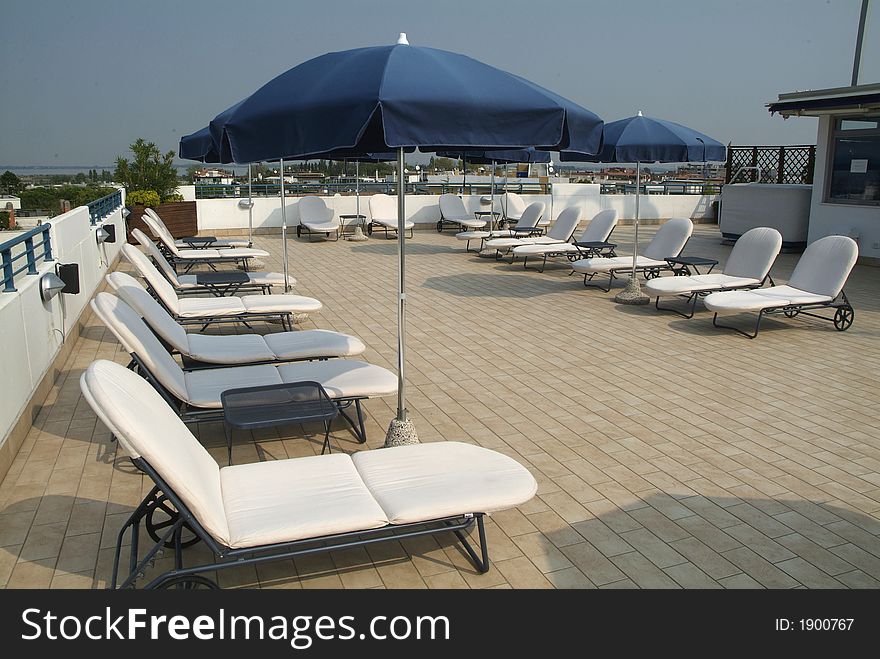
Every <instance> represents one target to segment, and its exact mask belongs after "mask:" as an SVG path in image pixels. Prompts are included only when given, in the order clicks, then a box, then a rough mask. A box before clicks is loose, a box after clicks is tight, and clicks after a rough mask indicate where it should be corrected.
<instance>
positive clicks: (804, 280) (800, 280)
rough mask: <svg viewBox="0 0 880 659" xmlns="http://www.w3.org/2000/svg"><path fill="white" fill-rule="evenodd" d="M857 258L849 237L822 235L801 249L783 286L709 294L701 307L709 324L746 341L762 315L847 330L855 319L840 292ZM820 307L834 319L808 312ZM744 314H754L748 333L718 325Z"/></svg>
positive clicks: (857, 249) (850, 306)
mask: <svg viewBox="0 0 880 659" xmlns="http://www.w3.org/2000/svg"><path fill="white" fill-rule="evenodd" d="M740 240H742V239H740ZM858 257H859V246H858V245H857V244H856V242H855V241H854V240H853V239H852V238H849V237H848V236H826V237H825V238H820V239H819V240H817V241H816V242H814V243H811V244H810V245H809V246H808V247H807V249H805V250H804V253H803V254H802V255H801V258H800V259H799V260H798V264H797V266H795V269H794V272H792V273H791V278H790V279H789V280H788V284H787V285H785V286H771V287H769V288H761V289H757V290H752V291H722V292H720V293H712V294H710V295H707V296H706V298H705V299H704V300H703V304H705V305H706V308H707V309H709V311H714V312H715V315H714V316H713V318H712V324H713V325H715V326H716V327H723V328H726V329H732V330H735V331H737V332H739V333H740V334H742V335H744V336H747V337H749V338H750V339H754V338H755V337H756V336H758V330H759V329H760V327H761V320H762V319H763V317H764V316H765V315H766V314H772V313H780V312H781V313H782V314H783V315H785V317H786V318H794V317H795V316H797V315H799V314H803V315H804V316H810V317H812V318H820V319H822V320H830V321H831V322H833V323H834V327H835V329H837V330H839V331H841V332H843V331H845V330H847V329H849V328H850V326H851V325H852V323H853V318H854V317H855V312H854V311H853V308H852V305H851V304H850V303H849V300H848V299H847V297H846V293H844V292H843V286H844V284H845V283H846V280H847V278H849V274H850V272H852V269H853V267H854V266H855V264H856V260H857V259H858ZM822 308H831V309H834V310H835V311H834V316H832V317H831V318H828V317H827V316H821V315H819V314H815V313H812V311H813V310H817V309H822ZM808 310H809V311H808ZM748 312H757V314H758V319H757V321H756V322H755V329H754V331H753V332H751V333H749V332H745V331H743V330H741V329H739V328H737V327H731V326H729V325H722V324H720V323H719V322H718V316H719V315H727V314H738V313H748Z"/></svg>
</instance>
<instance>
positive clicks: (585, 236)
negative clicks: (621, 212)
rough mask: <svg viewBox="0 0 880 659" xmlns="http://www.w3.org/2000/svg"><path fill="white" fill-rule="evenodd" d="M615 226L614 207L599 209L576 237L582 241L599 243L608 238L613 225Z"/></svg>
mask: <svg viewBox="0 0 880 659" xmlns="http://www.w3.org/2000/svg"><path fill="white" fill-rule="evenodd" d="M616 226H617V211H616V210H614V209H609V210H604V211H599V212H598V213H596V214H595V215H594V216H593V219H592V220H590V223H589V224H588V225H587V228H586V229H584V231H583V233H581V235H580V237H579V238H578V241H579V242H582V243H601V242H605V241H606V240H608V237H609V236H610V235H611V232H612V231H614V227H616Z"/></svg>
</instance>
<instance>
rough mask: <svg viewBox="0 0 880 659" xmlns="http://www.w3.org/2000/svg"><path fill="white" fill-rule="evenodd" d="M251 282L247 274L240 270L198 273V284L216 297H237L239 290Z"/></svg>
mask: <svg viewBox="0 0 880 659" xmlns="http://www.w3.org/2000/svg"><path fill="white" fill-rule="evenodd" d="M250 280H251V278H250V277H249V276H248V274H247V273H246V272H241V271H239V270H233V271H225V270H224V271H223V272H197V273H196V284H198V285H199V286H204V287H205V288H207V289H208V290H209V291H211V293H213V294H214V295H215V296H216V297H224V296H227V295H235V294H236V293H237V292H238V289H239V288H241V287H242V286H243V285H244V284H247V283H248V282H250Z"/></svg>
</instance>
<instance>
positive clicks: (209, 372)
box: [184, 364, 282, 409]
mask: <svg viewBox="0 0 880 659" xmlns="http://www.w3.org/2000/svg"><path fill="white" fill-rule="evenodd" d="M184 378H185V379H186V402H187V403H189V404H190V405H193V406H194V407H204V408H211V409H218V408H220V407H222V405H221V404H220V394H221V393H223V392H224V391H226V390H228V389H241V388H242V387H261V386H263V385H270V384H281V382H282V381H281V376H280V375H279V374H278V369H277V368H275V367H274V366H272V365H271V364H261V365H257V366H233V367H230V368H207V369H203V370H200V371H187V372H186V373H184Z"/></svg>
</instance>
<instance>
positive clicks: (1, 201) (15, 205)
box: [0, 195, 21, 211]
mask: <svg viewBox="0 0 880 659" xmlns="http://www.w3.org/2000/svg"><path fill="white" fill-rule="evenodd" d="M8 203H11V204H12V210H16V211H17V210H21V199H20V198H18V197H11V196H6V195H0V211H5V210H6V204H8Z"/></svg>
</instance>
